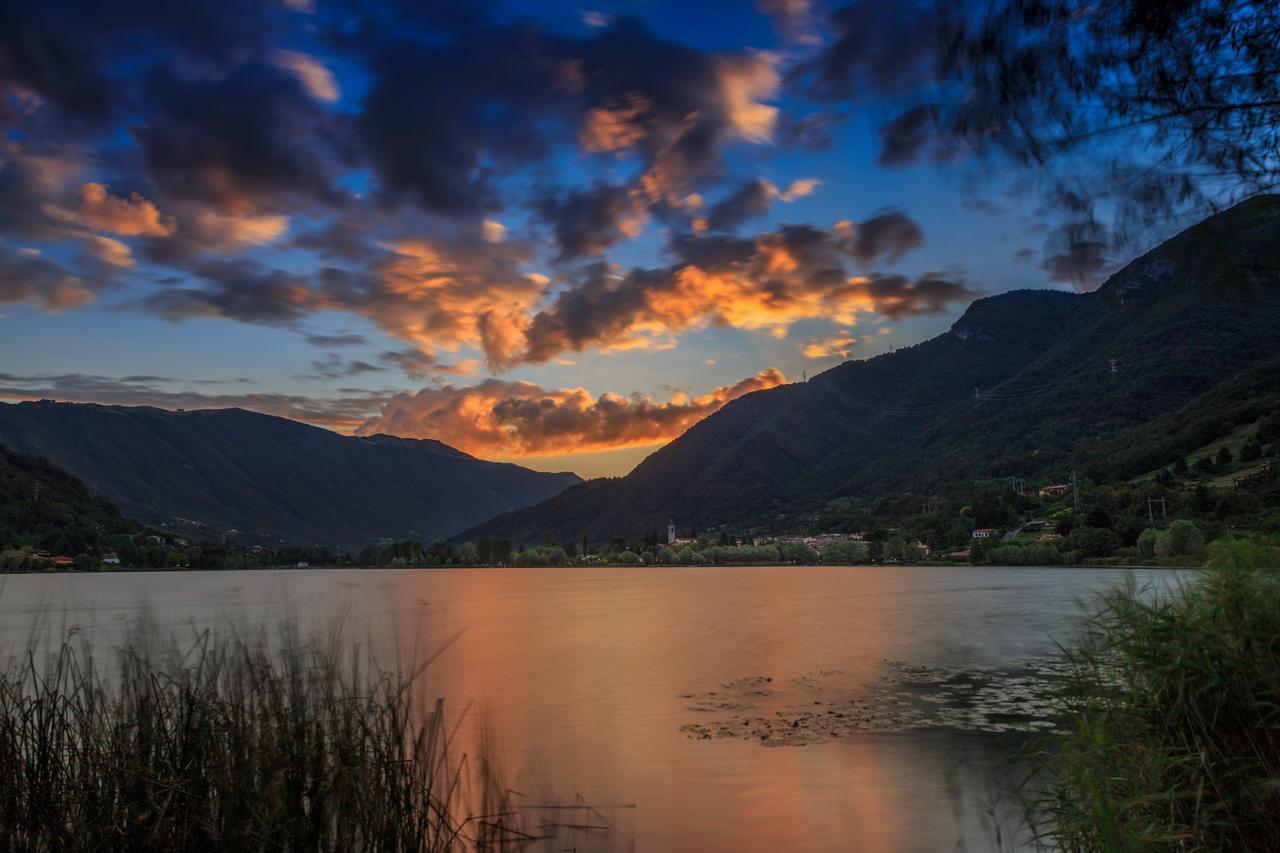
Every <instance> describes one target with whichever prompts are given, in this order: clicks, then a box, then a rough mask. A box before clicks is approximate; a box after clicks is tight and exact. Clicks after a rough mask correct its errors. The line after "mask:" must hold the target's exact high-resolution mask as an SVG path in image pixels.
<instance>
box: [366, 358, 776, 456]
mask: <svg viewBox="0 0 1280 853" xmlns="http://www.w3.org/2000/svg"><path fill="white" fill-rule="evenodd" d="M785 382H786V377H785V376H783V374H782V372H781V371H779V370H776V369H774V368H769V369H768V370H762V371H760V372H759V373H757V374H756V375H755V376H752V377H749V378H747V379H744V380H742V381H741V382H738V383H736V384H734V385H731V386H725V387H722V388H717V389H715V390H714V391H712V392H710V393H708V394H704V395H702V396H699V397H692V398H690V397H687V396H685V395H684V394H676V395H674V396H673V397H672V398H671V399H670V400H668V401H666V402H657V401H655V400H653V399H652V398H650V397H646V396H642V395H639V394H632V395H631V396H628V397H623V396H621V395H618V394H612V393H607V392H606V393H604V394H601V395H599V396H598V397H597V396H593V395H592V394H591V393H590V392H588V391H587V390H586V389H584V388H563V389H558V390H549V389H546V388H543V387H541V386H539V385H535V384H533V383H531V382H507V381H503V380H499V379H488V380H485V381H484V382H481V383H480V384H479V385H473V386H469V387H461V388H460V387H455V386H445V387H443V388H424V389H422V390H421V391H418V392H416V393H401V394H396V395H395V396H394V397H392V398H391V400H389V401H388V402H387V404H386V407H385V408H384V409H383V411H382V413H381V414H379V415H377V416H376V417H373V418H370V419H369V420H368V421H366V422H365V423H364V424H362V425H361V426H360V428H359V429H358V430H357V432H358V433H359V434H361V435H372V434H375V433H380V432H385V433H391V434H393V435H402V436H408V437H414V438H434V439H436V440H438V441H443V442H444V443H446V444H449V445H451V446H453V447H457V448H459V449H461V450H465V451H466V452H468V453H473V454H477V455H482V456H531V455H546V454H555V453H578V452H588V451H595V450H610V449H616V448H622V447H635V446H640V445H651V444H658V443H661V442H666V441H670V440H671V439H673V438H675V437H676V436H678V435H680V434H681V433H683V432H684V431H685V430H687V429H688V428H689V427H691V426H693V424H695V423H697V422H698V421H699V420H702V419H703V418H705V417H707V416H708V415H710V414H712V413H713V412H715V411H716V410H717V409H719V408H720V407H722V406H723V405H725V403H727V402H729V401H730V400H734V399H736V398H738V397H741V396H742V395H744V394H749V393H751V392H753V391H759V390H762V389H766V388H772V387H775V386H777V385H781V384H783V383H785Z"/></svg>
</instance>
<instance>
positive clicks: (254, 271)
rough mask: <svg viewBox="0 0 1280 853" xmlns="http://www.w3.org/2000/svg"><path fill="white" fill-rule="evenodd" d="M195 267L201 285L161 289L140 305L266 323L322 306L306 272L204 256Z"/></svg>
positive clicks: (174, 314)
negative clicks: (288, 271)
mask: <svg viewBox="0 0 1280 853" xmlns="http://www.w3.org/2000/svg"><path fill="white" fill-rule="evenodd" d="M193 273H194V274H195V275H196V276H197V277H198V279H199V286H188V287H178V286H174V287H167V288H164V289H163V290H158V291H156V292H154V293H152V294H150V295H148V296H146V297H144V298H143V299H142V300H141V302H140V307H142V308H144V309H146V310H148V311H151V312H153V313H156V314H159V315H160V316H162V317H165V318H166V319H169V320H187V319H191V318H196V317H223V318H227V319H231V320H238V321H240V322H243V323H262V324H267V325H290V324H292V323H293V322H294V321H296V320H298V319H300V318H301V317H303V316H304V315H305V314H307V313H309V312H310V311H313V310H315V309H316V308H317V307H319V303H318V301H317V299H316V295H315V294H314V293H313V292H312V290H311V289H310V288H309V287H308V284H307V281H306V280H305V279H304V278H302V277H300V276H297V275H294V274H291V273H286V272H284V271H282V270H273V269H268V268H266V267H263V266H261V265H260V264H257V263H255V262H253V261H248V260H240V261H205V262H201V263H199V264H197V265H196V266H195V267H194V268H193Z"/></svg>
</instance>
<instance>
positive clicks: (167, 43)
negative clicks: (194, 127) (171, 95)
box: [0, 0, 272, 131]
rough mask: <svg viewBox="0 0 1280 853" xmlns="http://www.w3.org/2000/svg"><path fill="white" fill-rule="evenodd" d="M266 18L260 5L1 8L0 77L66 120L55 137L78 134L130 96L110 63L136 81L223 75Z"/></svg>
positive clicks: (144, 2) (252, 43)
mask: <svg viewBox="0 0 1280 853" xmlns="http://www.w3.org/2000/svg"><path fill="white" fill-rule="evenodd" d="M270 13H271V8H270V5H269V4H267V3H263V2H260V0H224V2H219V3H211V4H179V3H169V2H164V1H163V0H131V2H123V3H98V4H85V3H77V2H74V1H73V0H44V2H39V3H6V4H0V56H3V57H4V66H3V69H2V71H0V73H3V81H4V83H5V84H6V85H8V86H13V87H18V88H20V89H21V90H23V91H26V92H31V93H34V94H35V95H37V96H38V97H39V98H40V99H41V100H42V101H43V102H45V103H47V104H49V105H50V108H51V109H53V110H55V111H56V113H57V114H58V116H59V117H60V118H63V119H67V121H64V122H62V123H61V124H60V125H59V127H60V128H61V129H66V130H76V131H82V130H83V129H84V125H99V124H102V123H105V122H107V121H108V120H109V119H110V118H111V117H112V114H113V110H115V109H117V108H120V107H122V106H123V105H124V104H126V103H127V102H128V101H129V100H130V96H132V95H133V94H135V92H134V90H133V89H132V88H131V87H130V86H129V85H127V84H128V82H130V81H122V80H121V78H120V75H119V66H118V65H114V66H113V62H119V61H124V62H127V63H130V64H132V65H133V66H134V68H135V69H137V73H140V74H143V75H145V74H146V73H147V72H149V71H151V70H153V68H154V67H156V66H159V67H161V68H166V70H170V71H172V67H176V66H184V67H187V68H192V67H201V68H204V69H206V70H208V71H212V72H218V71H222V70H225V69H226V68H227V67H228V66H230V65H232V64H234V63H235V62H236V61H238V60H241V59H243V57H244V56H245V55H246V54H248V53H251V52H253V51H255V50H256V49H258V48H259V47H260V42H261V39H262V38H263V36H264V35H265V34H266V33H269V32H271V30H272V28H271V26H270V24H269V22H268V18H269V16H270Z"/></svg>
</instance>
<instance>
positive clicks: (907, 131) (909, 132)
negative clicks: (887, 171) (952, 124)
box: [876, 104, 938, 169]
mask: <svg viewBox="0 0 1280 853" xmlns="http://www.w3.org/2000/svg"><path fill="white" fill-rule="evenodd" d="M936 116H937V107H936V106H934V105H933V104H924V105H922V106H918V107H911V108H910V109H907V110H904V111H902V112H901V113H899V114H898V115H897V116H895V117H894V118H892V119H890V120H889V121H888V122H886V123H885V124H883V125H881V126H880V128H879V129H878V130H877V131H876V134H877V135H878V136H879V137H880V154H879V156H878V157H876V163H878V164H879V165H881V166H884V167H886V168H891V169H893V168H902V167H906V166H911V165H914V164H915V163H918V162H919V161H920V159H921V158H922V157H923V156H924V152H925V151H926V149H928V148H930V147H936V146H937V144H938V134H937V131H936V128H935V125H934V122H935V121H936Z"/></svg>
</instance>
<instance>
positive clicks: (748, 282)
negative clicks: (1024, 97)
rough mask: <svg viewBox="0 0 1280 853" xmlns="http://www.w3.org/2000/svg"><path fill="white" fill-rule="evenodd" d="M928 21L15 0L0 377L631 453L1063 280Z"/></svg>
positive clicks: (143, 398) (403, 3) (674, 5)
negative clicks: (988, 302)
mask: <svg viewBox="0 0 1280 853" xmlns="http://www.w3.org/2000/svg"><path fill="white" fill-rule="evenodd" d="M929 35H930V34H929V30H928V24H927V23H926V21H925V19H923V18H921V17H920V16H918V15H916V14H915V13H914V12H913V11H912V10H911V7H910V6H909V5H906V4H897V3H892V4H891V3H879V4H876V3H865V4H854V5H852V6H843V7H841V6H838V5H828V4H823V3H820V2H817V0H812V2H810V0H756V2H754V3H753V2H751V0H741V2H722V3H710V2H708V3H688V2H680V3H678V2H667V0H647V1H646V0H635V2H616V3H594V4H587V5H582V4H578V3H571V2H548V3H492V4H485V3H482V2H476V0H461V2H457V3H451V2H431V3H417V2H409V0H398V2H397V0H390V2H385V3H383V4H381V5H379V4H371V3H365V2H360V3H356V2H336V3H333V2H327V0H223V2H219V3H216V4H215V3H207V4H198V5H196V4H187V3H171V2H163V0H122V2H119V3H110V4H108V3H103V4H94V5H92V6H90V5H87V4H77V6H76V10H75V12H74V13H73V12H72V11H71V9H70V7H69V6H68V4H66V3H64V2H62V0H46V2H40V3H25V2H19V3H16V4H5V6H4V8H3V9H0V126H3V138H2V139H0V318H2V319H0V399H5V400H21V399H36V398H42V397H52V398H55V399H59V400H69V401H79V402H103V403H119V404H129V405H154V406H160V407H164V408H178V407H185V408H200V407H225V406H243V407H246V408H250V409H255V410H258V411H262V412H267V413H271V414H278V415H283V416H286V417H290V418H296V419H300V420H305V421H308V422H311V423H315V424H318V425H322V426H326V427H329V428H333V429H337V430H340V431H344V432H364V433H372V432H392V433H395V434H398V435H404V436H414V437H429V438H438V439H440V440H442V441H445V442H447V443H449V444H451V445H454V446H456V447H458V448H460V449H462V450H465V451H467V452H470V453H473V454H475V455H478V456H481V457H485V458H494V459H512V460H516V461H520V462H521V463H522V464H526V465H530V466H532V467H536V468H540V469H548V470H566V469H567V470H574V471H577V472H578V473H580V474H582V475H584V476H598V475H602V474H610V475H612V474H621V473H625V472H626V471H627V470H629V469H630V468H631V467H632V466H633V465H634V464H635V463H636V462H637V461H638V460H639V459H641V458H643V456H644V455H645V454H647V453H650V452H652V450H653V449H654V448H655V447H656V446H660V445H661V444H662V443H664V442H666V441H669V440H670V439H671V438H673V437H675V436H676V435H678V434H679V433H680V432H682V431H683V430H684V429H686V428H688V427H689V426H690V425H691V424H693V423H694V422H696V421H697V420H699V419H700V418H702V417H705V416H706V415H708V414H710V413H711V412H713V411H715V409H717V408H718V407H719V406H721V405H723V403H724V402H725V401H727V400H729V399H732V398H733V397H735V396H738V395H740V394H743V393H746V392H749V391H751V390H755V389H758V388H763V387H769V386H771V385H776V384H778V383H781V382H784V381H788V380H798V379H800V378H801V376H802V375H803V374H804V373H808V374H809V375H812V374H813V373H815V372H818V371H821V370H825V369H827V368H829V367H831V366H833V365H835V364H837V363H839V362H840V361H843V360H845V359H847V358H865V357H868V356H873V355H876V354H878V353H882V352H885V351H887V350H889V349H890V348H892V347H901V346H906V345H910V344H913V343H916V342H919V341H921V340H924V339H925V338H928V337H931V336H933V335H935V334H937V333H938V332H940V331H942V330H943V329H945V328H946V327H947V326H948V325H949V324H950V323H951V322H952V321H953V320H954V318H955V317H956V316H957V315H958V313H959V312H960V311H962V310H963V308H964V306H965V305H966V304H967V303H968V302H969V301H971V300H972V299H973V298H975V297H976V296H978V295H981V294H990V293H998V292H1001V291H1005V290H1009V289H1012V288H1021V287H1036V288H1040V287H1071V286H1072V282H1073V279H1074V280H1075V281H1076V282H1077V283H1078V282H1079V279H1080V271H1081V266H1080V261H1081V259H1079V258H1072V257H1067V256H1063V255H1061V254H1055V252H1054V250H1053V248H1052V246H1051V241H1050V240H1049V237H1048V236H1047V234H1048V229H1047V228H1046V225H1045V222H1044V221H1043V215H1042V214H1041V213H1040V212H1039V211H1038V209H1037V207H1036V204H1035V199H1034V196H1029V195H1026V194H1020V193H1018V192H1017V191H1016V188H1017V185H1016V182H1008V183H996V182H993V183H985V182H979V181H977V180H975V176H974V171H973V170H972V169H970V168H969V167H968V165H967V164H966V161H965V158H964V156H963V155H962V154H961V153H957V152H953V151H952V152H947V151H941V150H936V149H935V147H933V146H931V144H930V141H929V138H928V134H927V132H926V131H922V130H921V125H922V111H921V110H920V108H919V107H920V104H921V103H922V102H923V101H922V100H921V98H922V90H923V89H924V88H927V80H928V62H929V59H930V51H929V50H927V49H925V46H926V45H927V44H928V43H929ZM923 120H924V121H927V117H924V119H923ZM1085 262H1086V265H1088V263H1092V264H1093V268H1091V270H1086V272H1088V271H1096V268H1098V267H1101V266H1102V263H1103V259H1096V258H1095V259H1085Z"/></svg>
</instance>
